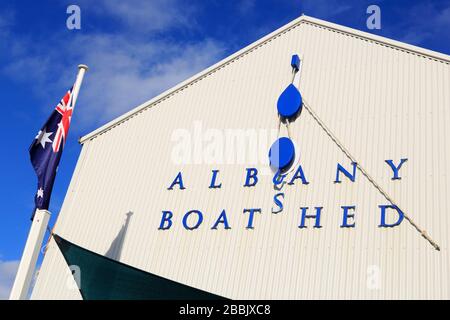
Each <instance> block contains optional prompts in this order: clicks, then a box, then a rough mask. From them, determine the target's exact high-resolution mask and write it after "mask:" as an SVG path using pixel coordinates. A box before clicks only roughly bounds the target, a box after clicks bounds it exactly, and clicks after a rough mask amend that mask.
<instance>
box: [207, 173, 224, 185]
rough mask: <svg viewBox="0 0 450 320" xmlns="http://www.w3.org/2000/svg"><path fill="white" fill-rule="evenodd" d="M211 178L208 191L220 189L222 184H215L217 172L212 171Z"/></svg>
mask: <svg viewBox="0 0 450 320" xmlns="http://www.w3.org/2000/svg"><path fill="white" fill-rule="evenodd" d="M212 173H213V176H212V178H211V184H210V185H209V188H210V189H216V188H219V189H220V188H221V187H222V183H220V184H219V185H217V184H216V179H217V174H218V173H219V170H213V171H212Z"/></svg>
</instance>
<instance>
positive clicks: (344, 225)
mask: <svg viewBox="0 0 450 320" xmlns="http://www.w3.org/2000/svg"><path fill="white" fill-rule="evenodd" d="M341 208H342V209H343V210H344V213H343V215H342V224H341V228H354V227H355V222H353V223H352V224H349V223H348V218H352V219H353V220H354V219H355V214H353V213H351V214H350V213H348V212H349V210H353V211H354V210H355V206H342V207H341Z"/></svg>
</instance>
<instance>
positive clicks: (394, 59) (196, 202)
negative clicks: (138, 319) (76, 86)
mask: <svg viewBox="0 0 450 320" xmlns="http://www.w3.org/2000/svg"><path fill="white" fill-rule="evenodd" d="M356 34H357V33H356ZM294 53H298V54H300V55H301V56H302V58H303V66H302V71H301V79H300V89H301V92H302V94H303V96H304V98H305V99H306V100H307V101H308V103H309V104H310V105H311V107H312V108H313V109H314V111H315V112H316V113H317V114H318V115H319V117H320V118H321V119H322V120H323V121H324V123H325V124H327V126H328V127H329V128H330V129H331V130H332V131H333V132H334V133H335V135H336V136H337V137H338V138H339V139H340V141H341V142H342V143H343V144H344V145H345V146H346V148H347V149H349V150H350V152H351V153H352V154H353V155H354V156H355V157H356V159H357V160H358V162H359V163H360V164H361V165H362V166H363V167H364V168H365V169H366V170H367V171H368V172H369V173H370V174H371V175H372V176H373V177H374V178H375V180H376V181H377V182H378V183H379V184H380V185H381V186H382V187H383V188H384V189H385V190H387V192H388V193H389V194H390V195H391V196H392V197H393V198H394V199H396V200H397V201H398V203H399V204H400V206H401V207H402V208H403V210H404V211H405V212H407V213H408V214H409V215H410V216H411V217H412V218H413V219H414V220H415V221H416V222H417V223H418V224H419V225H420V226H422V227H423V228H424V229H426V230H427V231H428V233H429V234H430V235H431V236H432V237H433V238H434V240H435V241H437V242H438V243H439V245H440V246H441V251H440V252H438V251H435V250H434V249H433V248H432V247H431V246H430V244H429V243H427V242H426V240H424V239H423V238H422V237H421V236H420V234H418V233H417V232H416V231H415V230H414V229H413V228H412V227H411V226H410V225H409V224H408V223H407V222H406V221H403V223H402V224H401V225H400V226H399V227H396V228H391V229H390V228H387V229H383V228H378V227H377V226H378V224H379V220H380V210H379V208H378V205H380V204H387V203H386V200H385V199H384V198H383V197H382V196H381V194H380V193H379V192H378V191H377V190H376V189H375V188H374V187H373V186H372V185H371V184H370V183H369V182H368V181H367V180H366V179H365V178H364V177H363V176H362V175H361V174H360V173H359V172H358V173H357V179H356V182H355V183H351V182H350V181H348V179H345V178H344V179H343V180H344V181H343V183H341V184H335V183H333V181H334V178H335V174H336V164H337V163H338V162H339V163H341V164H343V165H344V166H346V167H347V168H350V163H349V160H348V159H347V158H346V157H345V155H344V154H343V153H342V152H341V151H340V150H339V148H338V147H337V146H336V145H335V144H334V143H333V142H332V141H331V139H330V138H329V137H328V136H327V135H326V134H325V132H324V131H323V130H322V129H321V128H320V127H319V126H318V125H317V123H316V122H314V120H313V119H312V117H311V116H310V115H309V114H308V113H307V112H306V111H305V110H304V111H303V112H302V114H301V116H300V117H299V118H298V119H297V120H296V122H295V123H293V124H292V126H291V129H292V134H293V136H294V139H295V141H296V143H297V144H298V148H299V150H300V153H301V158H300V159H301V160H300V161H301V164H302V167H303V169H304V172H305V175H306V176H307V178H308V180H309V182H310V184H308V185H301V184H300V181H297V184H296V185H294V186H287V187H285V188H284V189H283V190H284V192H285V200H284V205H285V209H284V211H283V212H282V213H280V214H277V215H275V214H271V208H272V206H273V196H274V194H275V193H276V191H275V190H274V189H273V185H272V182H271V176H269V175H260V179H259V183H258V185H257V186H256V187H254V188H243V187H242V185H243V184H244V181H245V168H247V167H258V168H259V169H260V171H264V169H263V168H264V167H265V166H264V165H262V164H256V165H255V164H250V163H248V164H213V165H211V164H190V165H177V164H175V163H173V162H172V161H171V153H172V147H173V146H174V145H175V142H174V141H172V140H171V137H172V133H173V131H174V130H176V129H180V128H182V129H187V130H189V131H190V132H193V131H194V130H193V128H194V124H195V122H196V121H201V123H202V126H203V130H207V129H220V130H226V129H256V130H260V129H266V130H273V129H276V128H277V121H276V119H277V113H276V101H277V99H278V96H279V94H280V93H281V92H282V91H283V89H284V88H285V87H286V86H287V84H288V83H289V82H290V78H291V73H290V65H289V61H290V57H291V55H292V54H294ZM449 88H450V65H449V63H448V62H445V61H441V60H438V59H432V58H430V57H427V56H422V55H419V54H416V53H411V52H408V51H406V50H401V49H399V48H394V47H389V46H388V45H386V44H384V45H383V44H381V43H377V42H375V41H370V40H368V39H364V38H359V37H358V36H355V35H353V36H352V35H350V34H347V33H345V32H339V31H338V30H335V29H331V28H327V27H324V26H320V25H318V24H316V23H312V22H308V19H304V20H303V21H302V22H301V23H298V24H297V25H295V27H294V28H292V29H290V30H288V31H285V32H282V33H280V34H279V35H278V36H275V37H273V38H271V40H270V41H268V42H266V43H264V44H261V45H260V46H258V47H256V48H254V49H253V50H251V51H250V52H248V53H246V54H244V55H242V56H240V58H238V59H235V60H233V61H232V62H230V63H227V64H225V65H224V66H223V67H221V68H219V69H217V70H216V71H215V72H212V73H211V74H209V75H208V76H206V77H204V78H203V79H201V80H199V81H197V82H195V83H193V84H191V85H189V86H188V87H186V88H185V89H184V90H182V91H180V92H177V93H176V94H174V95H171V96H169V97H167V99H165V100H163V101H161V102H159V103H157V104H156V105H154V106H152V107H151V108H147V109H145V110H143V111H142V112H140V113H138V114H136V115H135V116H134V117H132V118H130V119H129V120H128V121H125V122H123V123H121V124H120V125H118V126H116V127H114V128H113V129H111V130H109V131H107V132H105V133H103V134H101V135H99V136H97V137H95V138H93V139H91V140H88V141H86V142H85V143H84V146H83V151H82V154H81V156H80V160H79V162H78V165H77V168H76V171H75V174H74V177H73V181H72V183H71V185H70V187H69V190H68V193H67V197H66V199H65V202H64V205H63V208H62V211H61V214H60V216H59V219H58V223H57V225H56V230H55V232H56V233H58V234H59V235H61V236H62V237H65V238H66V239H68V240H70V241H72V242H75V243H77V244H78V245H80V246H83V247H86V248H88V249H90V250H93V251H95V252H97V253H100V254H106V253H108V255H109V256H111V257H113V258H118V259H120V261H122V262H124V263H127V264H130V265H133V266H135V267H137V268H140V269H144V270H147V271H149V272H152V273H156V274H158V275H161V276H163V277H166V278H169V279H172V280H175V281H179V282H182V283H184V284H187V285H190V286H193V287H196V288H200V289H202V290H206V291H209V292H212V293H215V294H219V295H222V296H225V297H228V298H232V299H246V298H252V299H272V298H273V299H297V298H301V299H303V298H306V299H314V298H333V299H334V298H370V299H384V298H386V299H391V298H393V299H397V298H401V299H403V298H407V299H413V298H414V299H416V298H417V299H424V298H445V299H449V298H450V292H449V290H450V278H449V275H448V270H449V267H450V264H449V263H450V260H449V254H448V247H449V244H450V241H449V239H450V238H449V234H448V230H449V228H450V223H449V217H448V215H449V212H448V209H449V202H448V194H449V192H448V191H449V190H448V188H449V174H450V171H449V163H450V153H449V141H448V137H450V132H449V130H450V129H449V126H448V123H450V110H449V106H450V93H449ZM267 138H268V140H267V143H268V144H269V146H270V144H271V143H272V140H269V136H267ZM262 152H263V153H264V154H266V152H267V149H264V150H263V151H262ZM401 158H408V161H407V162H406V163H405V164H404V165H403V167H402V169H401V170H400V175H401V177H402V179H401V180H398V181H393V180H391V177H392V171H391V169H390V168H389V167H388V165H387V164H386V163H385V162H384V160H386V159H393V160H394V161H395V162H397V161H399V160H400V159H401ZM212 169H219V170H220V176H219V178H220V181H221V182H222V188H221V189H214V190H212V189H209V188H208V186H209V183H210V179H211V170H212ZM179 171H182V172H183V178H184V182H185V186H186V190H184V191H180V190H173V191H168V190H167V187H168V186H169V185H170V183H171V181H172V180H173V179H174V178H175V176H176V175H177V173H178V172H179ZM344 205H356V227H355V228H350V229H345V228H340V227H339V226H340V224H341V221H342V209H341V208H340V206H344ZM304 206H308V207H314V206H321V207H323V211H322V219H321V224H322V226H323V227H322V228H321V229H314V228H312V225H313V221H309V222H308V225H309V227H308V228H307V229H299V228H298V227H297V226H298V224H299V221H300V207H304ZM244 208H261V209H262V214H260V215H256V216H255V229H254V230H246V229H245V226H246V224H247V219H248V216H247V215H244V214H243V209H244ZM191 209H199V210H201V211H202V212H203V213H204V222H203V224H202V225H201V227H200V228H199V229H198V230H196V231H187V230H184V229H183V228H182V226H181V219H182V215H183V214H184V213H185V212H186V211H188V210H191ZM223 209H226V211H227V214H228V219H229V222H230V225H231V227H232V229H231V230H222V229H220V228H219V230H216V231H214V230H210V228H211V226H212V224H213V223H214V221H215V219H217V217H218V215H219V214H220V212H221V211H222V210H223ZM162 210H172V211H173V212H174V226H173V227H172V229H171V230H169V231H158V230H157V228H158V226H159V223H160V219H161V211H162ZM128 212H133V215H132V217H131V219H130V223H129V226H128V229H127V233H126V236H125V238H124V239H123V247H122V249H121V252H120V255H119V253H118V251H120V250H119V249H118V248H117V247H112V243H113V242H114V240H115V239H116V237H117V235H118V234H119V232H120V230H121V228H122V226H123V224H124V221H125V218H126V213H128ZM377 275H378V277H379V282H377V280H376V279H377ZM68 281H69V282H70V274H69V272H68V271H67V267H66V266H65V263H64V261H63V258H62V256H61V254H60V252H59V251H58V249H57V247H56V245H55V244H54V243H53V242H51V244H50V246H49V248H48V251H47V254H46V256H45V259H44V262H43V265H42V268H41V271H40V274H39V277H38V279H37V283H36V286H35V289H34V292H33V298H37V299H48V298H80V296H79V293H78V292H77V291H76V290H73V289H72V290H70V289H69V288H68V284H67V283H68ZM81 281H83V280H82V270H81Z"/></svg>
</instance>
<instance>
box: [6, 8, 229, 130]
mask: <svg viewBox="0 0 450 320" xmlns="http://www.w3.org/2000/svg"><path fill="white" fill-rule="evenodd" d="M83 3H85V2H84V0H82V1H81V3H80V6H81V12H82V15H83V10H87V9H86V7H87V4H85V5H84V6H85V7H83ZM87 8H94V6H92V5H91V6H90V7H87ZM90 10H91V9H90ZM92 10H94V9H92ZM95 10H98V14H104V15H108V16H109V18H117V19H118V20H120V23H121V24H123V25H124V26H122V28H121V27H120V25H119V26H118V27H117V28H115V30H114V32H108V33H104V32H98V31H96V32H95V33H83V32H82V31H81V32H79V33H70V34H68V33H67V31H64V32H60V33H55V34H54V35H51V36H50V37H49V38H48V40H47V41H46V43H45V44H39V43H37V42H35V41H32V39H30V38H28V37H27V38H25V37H21V38H20V37H10V39H9V40H10V47H14V48H15V50H14V53H13V59H11V60H12V62H11V63H9V64H8V65H6V66H4V67H3V68H2V69H3V72H6V73H7V74H8V75H9V76H10V77H11V78H13V79H15V80H16V81H23V82H27V83H29V84H30V87H32V88H33V92H34V94H37V95H40V96H41V98H43V100H46V101H55V102H57V101H58V100H59V99H60V97H59V96H58V97H55V96H52V97H49V96H48V95H49V92H51V93H52V94H54V92H59V91H61V88H66V87H67V86H70V85H71V84H72V82H73V81H74V78H75V73H76V64H78V63H85V64H87V65H88V66H89V67H90V69H89V71H88V73H87V74H86V77H85V80H84V83H83V87H82V89H81V91H80V97H79V101H80V104H78V107H77V110H76V118H77V123H78V125H77V126H74V127H73V129H72V131H75V132H74V133H75V134H80V131H81V132H82V133H85V132H86V130H91V129H94V128H95V127H97V126H98V125H101V124H103V123H105V122H107V121H109V120H112V119H113V118H114V117H116V116H119V115H121V114H122V113H124V112H126V111H128V110H131V109H132V108H134V107H136V106H137V105H139V104H141V103H143V102H145V101H147V100H150V99H151V98H153V97H154V96H155V95H157V94H158V93H161V92H162V91H164V90H166V89H169V88H170V87H171V86H174V85H176V84H177V83H179V82H180V81H182V80H185V79H186V78H188V77H189V76H191V75H193V74H195V73H196V72H199V71H201V70H202V69H203V68H205V67H208V66H209V65H211V64H213V63H214V62H217V61H218V60H219V59H220V58H221V57H222V56H223V53H224V51H225V47H224V44H223V43H222V42H221V41H219V40H215V39H209V38H202V39H198V40H195V41H192V42H189V41H187V40H184V38H183V37H180V38H179V37H175V39H176V40H172V38H171V37H162V36H161V35H165V34H161V32H164V31H167V30H169V29H172V28H178V29H176V30H177V31H176V32H178V30H180V32H181V30H182V29H183V28H185V27H188V25H189V27H191V24H190V23H188V22H190V21H194V20H195V19H193V18H192V14H191V13H190V11H189V10H187V9H186V8H185V7H184V6H183V4H182V2H181V1H176V0H170V1H162V0H161V1H160V0H157V1H151V2H149V1H143V0H135V1H132V2H128V1H127V2H125V1H116V0H100V2H99V3H98V5H97V3H96V6H95ZM188 20H189V21H188ZM82 28H83V27H82ZM68 35H69V37H70V40H68V39H67V36H68ZM31 44H33V45H31ZM55 48H57V50H55ZM67 60H70V61H73V65H69V66H68V65H67V63H66V61H67ZM55 77H56V78H55ZM56 88H59V89H58V90H59V91H58V90H56ZM62 94H63V92H61V96H62ZM46 108H47V109H48V106H47V107H46ZM47 109H46V110H47ZM77 131H78V132H77Z"/></svg>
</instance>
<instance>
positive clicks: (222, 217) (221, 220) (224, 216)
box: [211, 210, 231, 230]
mask: <svg viewBox="0 0 450 320" xmlns="http://www.w3.org/2000/svg"><path fill="white" fill-rule="evenodd" d="M219 223H223V225H224V229H231V228H230V225H229V224H228V220H227V214H226V212H225V210H223V211H222V213H221V214H220V216H219V218H218V219H217V221H216V222H215V223H214V225H213V226H212V228H211V229H216V230H217V226H218V225H219Z"/></svg>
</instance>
